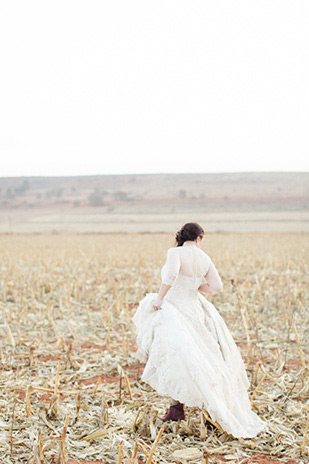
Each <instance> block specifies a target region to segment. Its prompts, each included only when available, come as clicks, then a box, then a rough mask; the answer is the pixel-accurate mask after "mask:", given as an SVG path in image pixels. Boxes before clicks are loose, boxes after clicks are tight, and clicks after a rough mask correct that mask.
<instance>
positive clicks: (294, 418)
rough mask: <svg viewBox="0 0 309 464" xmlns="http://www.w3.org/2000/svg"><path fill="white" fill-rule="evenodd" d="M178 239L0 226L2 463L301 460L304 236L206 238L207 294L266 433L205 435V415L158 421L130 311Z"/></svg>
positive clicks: (306, 413) (305, 458)
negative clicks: (210, 272)
mask: <svg viewBox="0 0 309 464" xmlns="http://www.w3.org/2000/svg"><path fill="white" fill-rule="evenodd" d="M173 245H174V242H173V235H172V234H171V235H166V234H140V235H134V234H132V235H131V234H128V235H125V234H118V235H116V234H115V235H112V234H111V235H56V234H54V235H3V236H1V242H0V250H1V264H0V269H1V286H0V309H1V323H0V336H1V351H0V357H1V358H0V359H1V364H2V369H1V380H0V381H1V397H0V413H1V415H0V457H1V463H5V464H8V463H28V464H39V463H54V464H56V463H63V464H64V463H68V464H75V463H83V464H86V463H90V462H95V463H97V464H99V463H101V464H102V463H104V464H109V463H113V464H114V463H118V464H121V463H123V464H135V463H147V464H150V463H187V462H191V463H203V464H206V463H209V464H215V463H217V464H219V463H224V462H228V463H239V464H249V463H257V464H268V463H269V464H279V463H281V462H282V463H286V464H296V463H307V462H309V437H307V435H309V432H308V426H309V421H308V418H309V404H308V392H309V378H308V377H309V376H308V372H309V370H308V353H309V347H308V339H309V337H308V333H309V328H308V327H309V309H308V299H309V298H308V297H309V292H308V234H292V233H286V234H284V233H283V234H275V233H269V234H266V233H265V234H261V233H259V234H258V233H246V234H236V233H233V234H220V233H217V234H207V233H206V236H205V240H204V245H203V249H204V251H206V253H208V254H209V256H210V257H211V258H212V260H213V262H214V263H215V265H216V267H217V269H218V272H219V273H220V276H221V278H222V281H223V285H224V289H223V292H222V293H220V294H217V295H206V297H207V299H209V301H211V302H212V303H213V304H214V305H215V307H216V308H217V310H218V311H219V313H220V314H221V315H222V317H223V318H224V320H225V322H226V324H227V326H228V328H229V330H230V331H231V333H232V335H233V337H234V339H235V341H236V343H237V345H238V347H239V349H240V351H241V354H242V356H243V359H244V360H245V362H246V367H247V372H248V378H249V381H250V382H251V384H250V397H251V402H252V405H253V408H254V409H255V410H256V411H257V412H258V413H259V414H260V415H261V417H262V418H263V419H265V420H267V421H268V424H269V428H270V431H269V432H261V433H260V434H259V435H258V436H257V437H255V438H253V439H234V438H233V437H232V436H229V435H227V434H226V433H225V432H224V431H222V430H220V429H216V430H214V431H212V432H209V431H208V430H206V429H205V426H204V417H207V412H206V411H201V410H199V409H198V408H186V420H184V421H181V422H179V423H176V422H174V423H170V422H166V423H165V424H164V425H163V426H162V422H161V421H160V420H159V419H158V418H157V416H162V415H164V413H165V411H166V408H167V406H168V399H167V398H162V397H160V396H158V395H157V394H156V392H155V391H153V390H152V388H151V387H149V386H148V385H147V384H145V383H143V382H141V381H140V375H141V373H142V371H143V364H141V363H139V362H137V361H136V359H135V358H134V352H135V351H136V342H135V328H134V325H133V323H132V321H131V317H132V316H133V314H134V312H135V310H136V308H137V305H138V302H139V301H140V300H141V299H142V298H143V296H144V295H145V294H146V293H147V292H156V291H157V290H158V288H159V285H160V270H161V267H162V266H163V264H164V262H165V258H166V250H167V248H169V247H170V246H173Z"/></svg>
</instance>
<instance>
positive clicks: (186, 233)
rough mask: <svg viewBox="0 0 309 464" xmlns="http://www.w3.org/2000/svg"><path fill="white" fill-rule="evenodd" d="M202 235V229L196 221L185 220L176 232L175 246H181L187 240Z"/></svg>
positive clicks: (192, 239)
mask: <svg viewBox="0 0 309 464" xmlns="http://www.w3.org/2000/svg"><path fill="white" fill-rule="evenodd" d="M203 236H204V229H203V228H202V227H201V226H200V225H199V224H198V223H197V222H187V223H186V224H185V225H184V226H182V228H181V229H179V231H178V232H177V234H176V237H175V239H176V242H177V246H182V245H183V244H184V242H186V241H187V240H191V241H194V240H195V239H196V238H197V237H203Z"/></svg>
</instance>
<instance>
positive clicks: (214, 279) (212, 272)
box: [205, 261, 223, 292]
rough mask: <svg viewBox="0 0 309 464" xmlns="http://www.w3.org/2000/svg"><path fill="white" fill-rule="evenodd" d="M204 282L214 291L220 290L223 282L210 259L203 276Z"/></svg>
mask: <svg viewBox="0 0 309 464" xmlns="http://www.w3.org/2000/svg"><path fill="white" fill-rule="evenodd" d="M205 278H206V282H207V283H208V284H209V286H210V288H211V289H212V290H214V291H215V292H222V290H223V284H222V280H221V277H220V276H219V273H218V271H217V269H216V266H215V265H214V263H213V262H212V261H210V266H209V268H208V271H207V274H206V276H205Z"/></svg>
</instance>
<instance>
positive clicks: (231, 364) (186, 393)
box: [132, 223, 268, 438]
mask: <svg viewBox="0 0 309 464" xmlns="http://www.w3.org/2000/svg"><path fill="white" fill-rule="evenodd" d="M203 239H204V230H203V229H202V227H201V226H200V225H199V224H197V223H187V224H185V225H184V226H183V227H182V228H181V229H180V230H179V231H178V232H177V234H176V242H177V246H176V247H172V248H170V249H169V250H168V251H167V260H166V263H165V265H164V266H163V268H162V270H161V278H162V282H161V286H160V289H159V292H158V293H147V294H146V296H145V297H144V298H143V299H142V300H141V301H140V303H139V306H138V308H137V310H136V313H135V314H134V316H133V318H132V320H133V322H134V324H135V326H136V330H137V339H136V340H137V347H138V349H137V352H136V353H135V357H136V358H137V359H138V360H140V361H141V362H143V363H146V365H145V368H144V371H143V374H142V376H141V380H142V381H144V382H146V383H148V384H149V385H150V386H151V387H152V388H154V389H155V390H156V391H157V393H158V394H159V395H162V396H167V397H170V401H171V404H170V408H169V410H168V412H167V414H166V415H165V417H163V418H160V419H161V420H162V421H167V420H181V419H185V411H184V405H187V406H197V407H200V408H201V407H204V408H205V409H206V411H207V412H208V414H209V416H210V418H211V421H212V422H216V423H217V424H219V426H220V427H221V428H222V429H223V430H224V431H226V432H227V433H228V434H231V435H233V436H234V437H235V438H236V437H242V438H251V437H255V436H256V435H257V434H258V433H259V432H260V431H261V430H265V429H266V430H267V429H268V428H267V424H266V422H264V421H263V420H262V419H260V418H259V416H258V415H257V414H256V413H255V412H253V411H252V410H251V404H250V400H249V396H248V388H249V381H248V378H247V374H246V370H245V365H244V362H243V360H242V357H241V354H240V352H239V349H238V348H237V346H236V344H235V342H234V340H233V338H232V335H231V334H230V332H229V330H228V328H227V326H226V325H225V322H224V321H223V319H222V317H221V316H220V314H219V313H218V311H217V310H216V308H215V307H214V306H213V304H212V303H210V301H208V300H207V299H206V298H205V297H204V296H203V295H201V293H199V292H203V293H218V292H221V291H222V289H223V286H222V282H221V278H220V276H219V274H218V272H217V269H216V268H215V266H214V264H213V262H212V260H211V258H210V257H209V256H208V255H207V254H206V253H205V252H204V251H203V250H202V249H201V247H202V244H203ZM204 277H205V279H206V281H203V280H204ZM205 425H206V426H207V427H208V428H211V427H213V425H212V423H211V422H210V421H206V422H205Z"/></svg>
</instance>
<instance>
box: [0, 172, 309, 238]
mask: <svg viewBox="0 0 309 464" xmlns="http://www.w3.org/2000/svg"><path fill="white" fill-rule="evenodd" d="M308 200H309V173H298V172H296V173H285V172H284V173H283V172H273V173H264V172H258V173H250V172H249V173H228V174H223V173H222V174H220V173H218V174H139V175H137V174H136V175H132V174H130V175H106V176H80V177H27V178H26V177H15V178H0V233H23V232H29V233H33V232H42V233H43V232H44V233H48V232H53V233H58V232H78V233H79V232H87V233H88V232H95V233H101V232H108V233H110V232H112V233H114V232H168V233H170V232H175V231H176V230H177V228H178V227H180V226H181V225H182V224H183V223H184V222H191V221H197V222H201V224H204V226H205V227H206V228H207V231H209V232H211V231H212V232H218V231H219V232H221V231H222V232H249V231H253V232H262V231H267V232H269V231H274V232H309V209H308V205H309V201H308Z"/></svg>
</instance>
